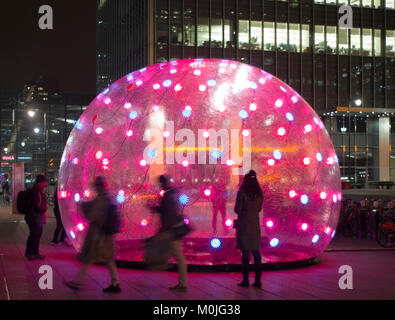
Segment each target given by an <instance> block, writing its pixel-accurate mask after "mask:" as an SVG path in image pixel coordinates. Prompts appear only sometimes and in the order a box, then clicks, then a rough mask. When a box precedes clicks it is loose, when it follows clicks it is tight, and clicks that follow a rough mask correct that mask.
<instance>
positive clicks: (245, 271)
mask: <svg viewBox="0 0 395 320" xmlns="http://www.w3.org/2000/svg"><path fill="white" fill-rule="evenodd" d="M249 264H250V263H249V261H248V260H244V259H243V264H242V273H243V281H242V282H240V283H239V284H238V286H239V287H244V288H248V287H249V286H250V281H249V270H248V269H249Z"/></svg>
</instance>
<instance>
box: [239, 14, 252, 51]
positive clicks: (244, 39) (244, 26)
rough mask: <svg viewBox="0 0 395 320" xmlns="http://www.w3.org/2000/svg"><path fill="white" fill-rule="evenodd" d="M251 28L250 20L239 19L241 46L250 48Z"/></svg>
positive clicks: (241, 47)
mask: <svg viewBox="0 0 395 320" xmlns="http://www.w3.org/2000/svg"><path fill="white" fill-rule="evenodd" d="M249 29H250V22H249V21H248V20H239V48H240V49H248V48H249V40H248V38H249Z"/></svg>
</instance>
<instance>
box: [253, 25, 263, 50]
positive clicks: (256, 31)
mask: <svg viewBox="0 0 395 320" xmlns="http://www.w3.org/2000/svg"><path fill="white" fill-rule="evenodd" d="M251 49H252V50H262V22H261V21H251Z"/></svg>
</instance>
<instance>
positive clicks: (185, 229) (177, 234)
mask: <svg viewBox="0 0 395 320" xmlns="http://www.w3.org/2000/svg"><path fill="white" fill-rule="evenodd" d="M171 231H172V233H173V236H174V239H175V240H179V239H181V238H184V237H185V236H186V235H187V234H189V233H190V232H191V231H192V228H191V227H190V226H189V224H186V223H185V221H184V219H183V220H182V221H180V222H179V223H177V224H176V225H174V226H173V227H172V228H171Z"/></svg>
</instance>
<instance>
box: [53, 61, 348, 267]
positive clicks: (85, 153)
mask: <svg viewBox="0 0 395 320" xmlns="http://www.w3.org/2000/svg"><path fill="white" fill-rule="evenodd" d="M250 169H253V170H255V171H256V172H257V175H258V180H259V182H260V184H261V186H262V190H263V191H264V205H263V212H262V213H261V219H260V221H261V234H262V249H261V251H262V255H263V256H264V260H265V262H289V261H297V260H305V259H309V258H312V257H316V256H318V255H319V254H320V253H322V251H323V250H324V249H325V248H326V247H327V245H328V244H329V242H330V241H331V238H332V237H333V236H334V233H335V229H336V226H337V222H338V217H339V210H340V200H341V187H340V174H339V166H338V158H337V156H336V153H335V150H334V148H333V145H332V142H331V139H330V137H329V136H328V133H327V131H326V130H325V127H324V124H323V123H322V122H321V120H320V118H319V117H318V115H317V114H316V113H315V112H314V110H313V109H312V108H311V107H310V106H309V105H308V104H307V103H306V101H304V100H303V99H302V98H301V97H300V96H299V95H298V94H297V93H296V92H295V91H294V90H293V89H292V88H290V87H289V86H287V85H286V84H285V83H283V82H282V81H280V80H279V79H277V78H275V77H274V76H272V75H271V74H269V73H267V72H265V71H263V70H260V69H258V68H255V67H252V66H249V65H246V64H242V63H239V62H236V61H229V60H216V59H194V60H177V61H172V62H165V63H160V64H156V65H153V66H149V67H147V68H143V69H141V70H138V71H135V72H132V73H130V74H128V75H127V76H125V77H124V78H122V79H120V80H118V81H116V82H114V83H113V84H112V85H111V86H110V87H109V88H107V89H106V90H104V91H103V92H102V93H100V94H99V95H98V96H97V98H96V99H95V100H94V101H93V102H92V103H91V104H90V105H89V106H88V107H87V109H86V110H85V111H84V113H83V114H82V115H81V117H80V119H79V121H78V122H77V123H76V125H75V128H74V129H73V131H72V132H71V135H70V137H69V140H68V142H67V145H66V148H65V151H64V154H63V157H62V163H61V168H60V173H59V184H58V190H59V205H60V210H61V214H62V219H63V222H64V226H65V228H66V231H67V234H68V236H69V238H70V239H71V241H72V243H73V246H74V247H75V248H76V249H77V250H79V249H80V247H81V244H82V241H83V238H84V235H85V232H86V229H87V225H88V224H87V221H85V220H84V217H83V214H82V212H81V210H80V208H79V205H78V204H79V203H80V202H81V201H85V200H87V199H91V198H92V197H93V196H94V193H93V189H92V187H91V185H90V183H91V181H92V180H93V178H94V177H95V176H98V175H102V176H105V177H106V178H107V179H108V182H109V186H110V191H111V193H112V194H113V196H114V198H115V199H116V200H117V201H118V203H119V205H120V207H121V213H122V219H123V228H122V232H121V233H120V234H118V235H117V245H118V259H121V260H129V261H142V258H143V250H142V244H143V239H145V238H147V237H150V236H152V235H154V234H155V233H156V232H157V230H158V228H159V217H158V216H157V215H152V214H151V212H150V210H149V209H148V207H147V204H151V205H153V204H156V203H157V202H158V201H160V198H161V196H162V195H163V191H161V190H160V188H159V187H158V185H157V178H158V176H159V175H160V174H162V173H168V174H169V175H171V176H172V177H173V178H174V184H175V185H176V186H177V187H178V188H179V198H178V199H179V201H180V205H181V206H182V208H183V214H184V215H185V221H186V222H187V223H190V224H191V225H192V226H193V227H194V232H192V233H191V234H189V235H188V237H187V238H185V239H183V241H184V246H185V253H186V257H187V260H188V263H190V264H206V265H208V264H227V263H240V252H239V251H238V250H236V249H235V229H233V220H234V219H235V218H237V216H236V214H235V213H234V211H233V208H234V203H235V199H236V194H237V190H238V188H239V185H240V182H241V180H242V178H243V175H244V174H245V173H247V172H248V171H249V170H250ZM214 218H215V219H214Z"/></svg>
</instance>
